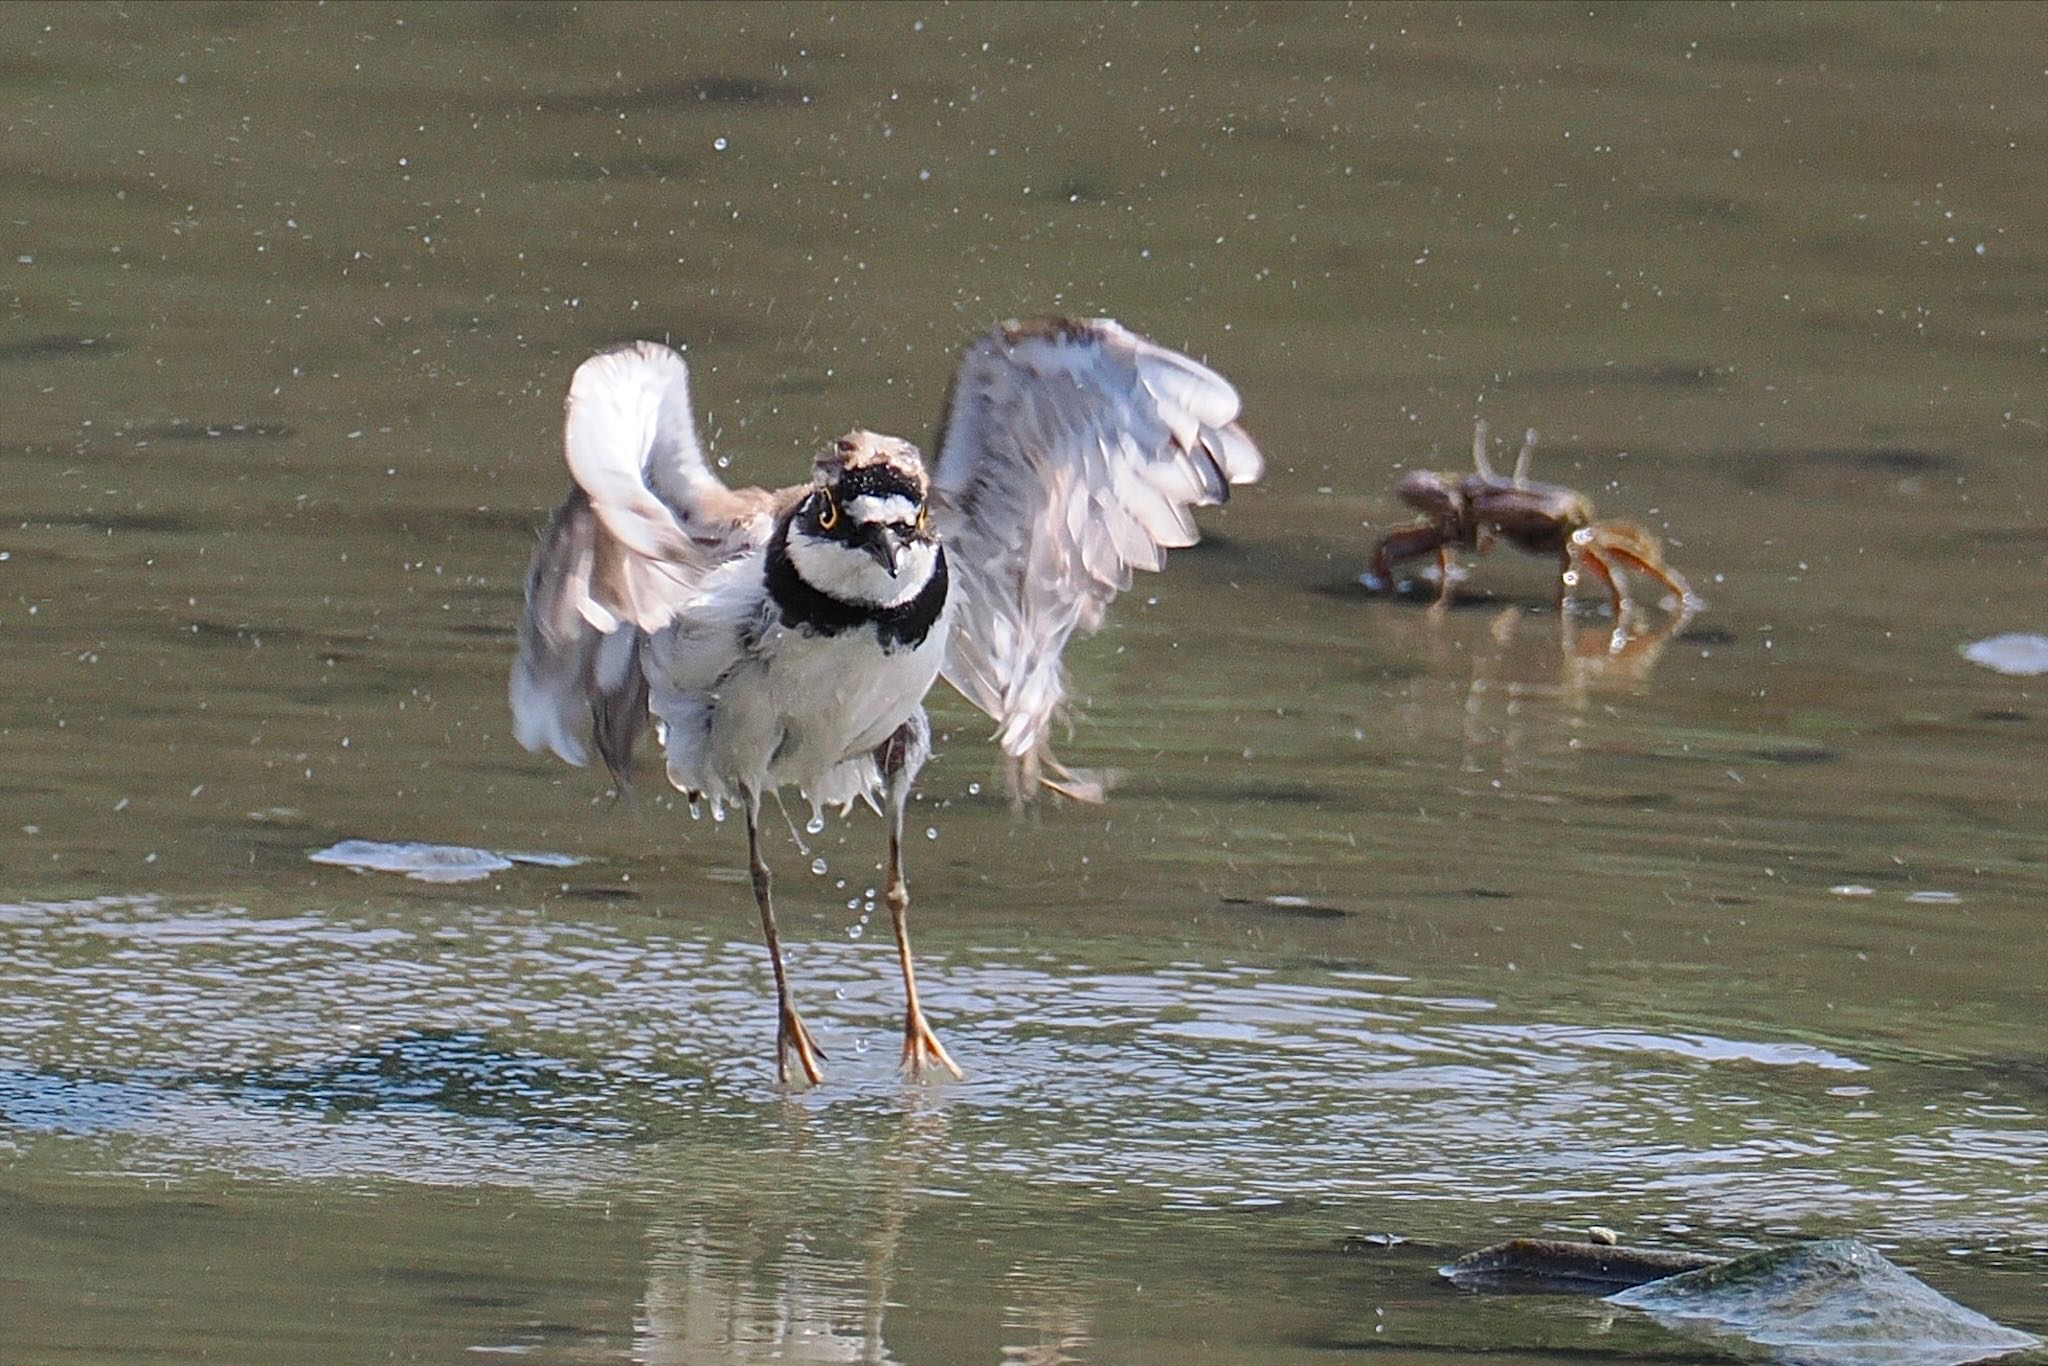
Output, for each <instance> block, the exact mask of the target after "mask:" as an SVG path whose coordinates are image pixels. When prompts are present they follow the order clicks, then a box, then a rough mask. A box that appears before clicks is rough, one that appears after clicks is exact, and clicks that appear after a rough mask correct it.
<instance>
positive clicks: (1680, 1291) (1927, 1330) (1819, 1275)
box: [1607, 1238, 2041, 1366]
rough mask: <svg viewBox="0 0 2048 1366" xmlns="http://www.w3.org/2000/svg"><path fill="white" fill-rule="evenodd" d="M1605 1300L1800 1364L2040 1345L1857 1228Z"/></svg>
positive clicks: (1882, 1363)
mask: <svg viewBox="0 0 2048 1366" xmlns="http://www.w3.org/2000/svg"><path fill="white" fill-rule="evenodd" d="M1607 1302H1608V1303H1609V1304H1619V1305H1626V1306H1628V1307H1629V1308H1632V1309H1640V1310H1642V1311H1643V1312H1645V1313H1647V1314H1650V1315H1651V1316H1653V1317H1655V1318H1656V1319H1658V1320H1659V1321H1661V1322H1663V1323H1664V1324H1666V1325H1667V1326H1669V1327H1675V1328H1704V1329H1706V1330H1708V1331H1710V1332H1713V1333H1717V1334H1732V1335H1737V1336H1740V1337H1744V1338H1747V1339H1748V1340H1749V1341H1751V1342H1753V1343H1756V1344H1758V1345H1760V1346H1763V1347H1766V1348H1769V1349H1770V1350H1771V1351H1772V1353H1773V1354H1774V1355H1775V1356H1777V1357H1778V1358H1779V1359H1780V1360H1782V1361H1788V1362H1798V1363H1802V1366H1849V1363H1856V1364H1857V1366H1955V1364H1956V1363H1961V1362H1967V1361H1985V1360H1989V1359H1990V1358H1993V1357H1999V1356H2004V1355H2006V1354H2007V1353H2009V1352H2017V1351H2022V1350H2024V1349H2026V1348H2029V1347H2038V1346H2040V1345H2041V1341H2040V1339H2039V1338H2036V1337H2034V1336H2033V1335H2032V1334H2029V1333H2022V1332H2019V1331H2017V1330H2015V1329H2011V1328H2007V1327H2006V1326H2005V1325H2003V1324H2000V1323H1995V1322H1993V1321H1992V1320H1990V1319H1988V1318H1985V1317H1984V1316H1983V1315H1982V1314H1979V1313H1977V1312H1976V1311H1975V1310H1973V1309H1966V1308H1964V1307H1963V1306H1962V1305H1960V1304H1957V1303H1956V1302H1955V1301H1954V1300H1952V1299H1950V1298H1949V1297H1948V1296H1946V1295H1944V1294H1942V1293H1941V1292H1940V1291H1938V1290H1936V1289H1935V1288H1934V1287H1933V1286H1931V1285H1928V1284H1927V1283H1926V1282H1925V1281H1922V1280H1920V1279H1919V1278H1917V1277H1915V1276H1913V1275H1912V1274H1910V1273H1909V1272H1906V1271H1904V1270H1902V1269H1900V1268H1899V1267H1897V1266H1895V1265H1893V1264H1892V1263H1891V1262H1890V1261H1888V1260H1886V1258H1885V1256H1884V1254H1883V1253H1881V1252H1879V1251H1878V1250H1877V1249H1876V1248H1874V1247H1871V1246H1870V1245H1869V1244H1868V1243H1864V1242H1859V1241H1858V1240H1856V1239H1853V1238H1838V1239H1832V1240H1829V1241H1827V1242H1819V1243H1806V1244H1802V1245H1800V1246H1797V1247H1780V1248H1772V1249H1770V1250H1768V1251H1764V1252H1755V1253H1751V1254H1750V1255H1748V1256H1746V1257H1737V1258H1735V1259H1734V1260H1732V1261H1727V1262H1722V1263H1719V1264H1718V1265H1714V1266H1709V1267H1704V1268H1702V1269H1700V1270H1697V1271H1688V1272H1685V1273H1683V1274H1681V1275H1677V1276H1669V1277H1666V1278H1665V1279H1663V1280H1658V1281H1651V1282H1648V1283H1647V1284H1643V1285H1638V1286H1636V1287H1634V1288H1633V1289H1629V1290H1623V1291H1621V1292H1619V1293H1618V1294H1614V1295H1610V1296H1608V1297H1607Z"/></svg>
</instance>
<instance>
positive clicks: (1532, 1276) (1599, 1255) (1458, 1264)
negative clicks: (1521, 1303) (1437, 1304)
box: [1443, 1238, 1727, 1291]
mask: <svg viewBox="0 0 2048 1366" xmlns="http://www.w3.org/2000/svg"><path fill="white" fill-rule="evenodd" d="M1725 1261H1727V1258H1725V1257H1710V1256H1707V1255H1706V1254H1705V1253H1699V1252H1666V1251H1664V1250H1663V1249H1661V1248H1648V1247H1620V1246H1617V1245H1616V1244H1614V1243H1611V1242H1597V1241H1596V1242H1591V1243H1573V1242H1565V1241H1563V1240H1561V1239H1556V1238H1510V1239H1509V1240H1508V1241H1506V1242H1505V1243H1495V1244H1494V1245H1493V1246H1492V1247H1482V1248H1480V1249H1479V1250H1478V1251H1477V1252H1468V1253H1466V1254H1465V1255H1464V1256H1462V1257H1460V1258H1458V1260H1457V1261H1455V1262H1452V1263H1451V1264H1450V1265H1449V1266H1447V1267H1445V1268H1443V1274H1444V1276H1445V1277H1446V1278H1447V1279H1448V1280H1450V1281H1451V1282H1452V1283H1453V1284H1455V1285H1459V1286H1463V1287H1464V1288H1465V1289H1467V1290H1497V1291H1524V1290H1578V1291H1587V1290H1612V1289H1613V1288H1614V1287H1616V1286H1633V1285H1641V1284H1643V1283H1644V1282H1645V1281H1655V1280H1662V1279H1664V1278H1666V1277H1670V1276H1675V1275H1677V1274H1679V1273H1680V1272H1683V1271H1697V1270H1699V1269H1701V1268H1703V1267H1716V1266H1720V1265H1721V1264H1722V1263H1724V1262H1725Z"/></svg>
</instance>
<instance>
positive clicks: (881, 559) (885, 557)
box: [860, 524, 896, 579]
mask: <svg viewBox="0 0 2048 1366" xmlns="http://www.w3.org/2000/svg"><path fill="white" fill-rule="evenodd" d="M860 548H861V549H862V550H865V551H867V552H868V554H870V555H872V556H874V557H875V563H876V564H879V565H880V566H882V568H884V569H886V570H888V571H889V577H890V578H892V579H893V578H895V577H896V537H895V536H894V534H892V533H891V532H890V530H889V528H887V527H885V526H882V525H880V524H876V525H874V526H870V527H869V528H868V529H867V532H866V534H865V535H863V536H862V537H861V542H860Z"/></svg>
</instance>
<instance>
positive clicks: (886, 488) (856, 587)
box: [792, 432, 938, 606]
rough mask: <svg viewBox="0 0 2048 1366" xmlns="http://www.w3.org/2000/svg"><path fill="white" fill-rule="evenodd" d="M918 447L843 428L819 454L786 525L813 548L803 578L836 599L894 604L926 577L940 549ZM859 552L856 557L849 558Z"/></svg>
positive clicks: (929, 486) (929, 487)
mask: <svg viewBox="0 0 2048 1366" xmlns="http://www.w3.org/2000/svg"><path fill="white" fill-rule="evenodd" d="M930 491H931V480H930V479H929V478H928V477H926V475H925V470H924V460H923V458H922V457H921V456H919V454H918V451H917V447H915V446H913V445H911V444H910V443H909V442H908V441H904V440H902V439H901V438H899V437H893V436H882V435H879V434H877V433H875V432H848V433H847V434H846V435H845V436H842V437H840V438H839V440H838V441H836V442H834V443H833V445H832V447H831V448H830V449H829V450H827V451H826V452H825V453H824V454H822V455H820V456H819V457H818V464H817V474H816V478H815V480H814V482H813V485H812V488H811V491H810V492H809V493H808V494H807V495H805V497H804V500H803V503H802V504H801V505H800V506H799V507H798V509H797V513H796V520H795V524H794V526H793V528H792V530H793V531H794V532H795V533H796V534H797V535H798V536H800V537H801V539H802V540H803V541H805V542H807V543H808V544H809V545H810V546H811V547H814V550H813V552H812V554H811V555H810V556H808V557H807V559H808V560H809V563H807V564H804V565H802V566H801V567H802V568H803V569H804V572H805V577H806V578H808V579H810V580H811V581H812V583H813V584H815V586H817V587H819V588H821V589H824V590H825V591H826V592H828V593H832V594H833V595H834V596H836V597H841V598H846V599H849V600H857V601H868V602H873V603H876V604H879V605H882V606H894V605H896V604H897V603H900V602H903V601H906V600H908V599H909V598H910V597H912V596H914V595H915V594H916V593H917V591H918V590H919V589H920V588H922V587H923V586H924V583H925V580H926V579H927V578H929V577H930V575H931V572H932V567H933V563H934V560H935V557H936V553H937V548H938V538H937V536H936V535H935V534H934V532H933V531H932V526H931V516H930V511H929V507H928V505H927V501H926V499H927V495H928V494H929V493H930ZM853 555H858V556H859V557H861V558H859V559H854V558H852V556H853Z"/></svg>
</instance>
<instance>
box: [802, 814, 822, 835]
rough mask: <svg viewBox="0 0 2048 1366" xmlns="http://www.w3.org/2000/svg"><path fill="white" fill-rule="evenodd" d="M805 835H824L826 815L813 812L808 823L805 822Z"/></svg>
mask: <svg viewBox="0 0 2048 1366" xmlns="http://www.w3.org/2000/svg"><path fill="white" fill-rule="evenodd" d="M804 833H805V834H807V835H822V834H824V833H825V816H824V813H822V812H818V811H813V812H812V813H811V818H810V819H809V820H807V821H805V822H804Z"/></svg>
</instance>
